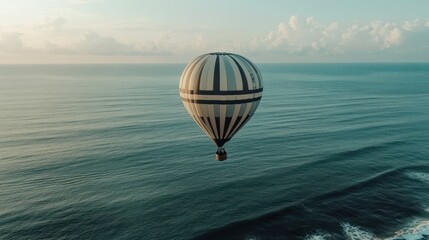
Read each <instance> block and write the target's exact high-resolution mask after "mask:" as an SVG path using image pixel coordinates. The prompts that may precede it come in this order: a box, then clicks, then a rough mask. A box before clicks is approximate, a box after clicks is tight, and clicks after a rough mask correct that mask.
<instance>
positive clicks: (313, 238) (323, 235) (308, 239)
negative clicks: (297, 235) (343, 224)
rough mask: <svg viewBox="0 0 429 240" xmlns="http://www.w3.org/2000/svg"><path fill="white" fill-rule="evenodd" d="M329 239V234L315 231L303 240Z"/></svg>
mask: <svg viewBox="0 0 429 240" xmlns="http://www.w3.org/2000/svg"><path fill="white" fill-rule="evenodd" d="M329 239H331V234H329V233H326V232H320V231H317V232H316V233H314V234H311V235H307V236H306V237H305V238H304V240H329Z"/></svg>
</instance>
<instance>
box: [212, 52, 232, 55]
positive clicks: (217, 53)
mask: <svg viewBox="0 0 429 240" xmlns="http://www.w3.org/2000/svg"><path fill="white" fill-rule="evenodd" d="M209 54H210V55H230V54H231V53H229V52H212V53H209Z"/></svg>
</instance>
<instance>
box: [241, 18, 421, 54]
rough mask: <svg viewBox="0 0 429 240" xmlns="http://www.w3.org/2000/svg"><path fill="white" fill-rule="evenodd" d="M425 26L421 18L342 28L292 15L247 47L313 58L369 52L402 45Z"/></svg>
mask: <svg viewBox="0 0 429 240" xmlns="http://www.w3.org/2000/svg"><path fill="white" fill-rule="evenodd" d="M423 25H424V23H423V22H422V21H420V20H419V19H415V20H412V21H406V22H405V23H404V24H398V23H395V22H385V21H372V22H368V23H364V24H362V23H361V24H358V23H354V24H351V25H341V24H340V23H338V22H330V23H323V22H319V21H316V19H315V18H314V17H312V16H310V17H307V18H300V17H298V16H292V17H290V18H289V21H288V22H287V23H285V22H280V24H279V25H278V27H277V29H276V30H272V31H270V32H269V34H268V35H267V36H266V37H265V38H254V39H253V40H252V41H251V42H250V43H249V44H248V46H249V47H248V48H249V49H251V50H252V51H264V50H271V51H283V52H287V53H291V54H310V55H314V54H319V55H320V54H343V53H351V52H356V53H360V52H368V53H370V52H375V51H384V50H386V49H392V48H395V47H398V46H400V45H401V44H402V43H403V42H404V38H405V36H404V35H405V34H406V32H413V31H420V30H421V27H422V26H423Z"/></svg>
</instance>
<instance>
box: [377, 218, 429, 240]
mask: <svg viewBox="0 0 429 240" xmlns="http://www.w3.org/2000/svg"><path fill="white" fill-rule="evenodd" d="M427 236H429V221H427V220H425V221H421V222H418V223H416V224H415V225H414V226H412V227H408V228H404V229H402V230H400V231H397V232H396V233H395V236H393V237H390V238H386V239H385V240H397V239H400V240H402V239H404V240H421V239H426V238H425V237H427Z"/></svg>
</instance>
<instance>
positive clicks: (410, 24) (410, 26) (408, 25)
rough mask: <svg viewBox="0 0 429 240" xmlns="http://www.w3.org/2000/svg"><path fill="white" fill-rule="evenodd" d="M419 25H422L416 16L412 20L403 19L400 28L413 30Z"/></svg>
mask: <svg viewBox="0 0 429 240" xmlns="http://www.w3.org/2000/svg"><path fill="white" fill-rule="evenodd" d="M420 26H422V24H421V22H420V19H418V18H416V19H414V20H413V21H405V23H404V24H403V25H402V29H404V30H407V31H413V30H414V29H416V28H417V27H420Z"/></svg>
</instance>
